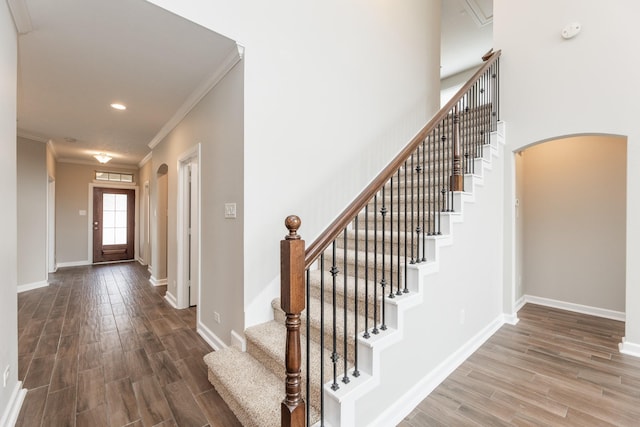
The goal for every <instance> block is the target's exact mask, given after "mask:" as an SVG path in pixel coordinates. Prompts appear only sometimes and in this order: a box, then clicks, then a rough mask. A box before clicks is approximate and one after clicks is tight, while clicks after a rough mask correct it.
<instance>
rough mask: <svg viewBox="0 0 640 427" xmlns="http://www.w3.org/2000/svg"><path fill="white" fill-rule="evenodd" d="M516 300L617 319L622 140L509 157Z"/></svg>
mask: <svg viewBox="0 0 640 427" xmlns="http://www.w3.org/2000/svg"><path fill="white" fill-rule="evenodd" d="M515 157H516V159H515V164H516V215H515V216H516V218H515V221H516V275H515V278H516V300H518V299H519V300H520V301H521V302H522V303H524V302H532V303H541V304H545V305H551V306H556V307H559V308H564V309H568V310H573V311H580V312H585V313H588V314H594V315H599V316H603V317H609V318H614V319H618V320H624V311H625V294H626V284H625V281H626V273H625V269H626V261H625V259H626V198H627V195H626V175H627V171H626V169H627V168H626V164H627V138H626V137H621V136H614V135H576V136H569V137H563V138H560V139H555V140H548V141H543V142H542V143H536V144H534V145H531V146H528V147H526V148H525V149H523V150H522V151H520V152H518V153H516V156H515Z"/></svg>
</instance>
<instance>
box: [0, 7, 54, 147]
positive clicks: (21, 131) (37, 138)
mask: <svg viewBox="0 0 640 427" xmlns="http://www.w3.org/2000/svg"><path fill="white" fill-rule="evenodd" d="M7 3H9V2H7ZM17 136H19V137H20V138H24V139H30V140H31V141H36V142H42V143H43V144H46V143H48V142H51V140H50V139H49V138H47V137H44V136H40V135H35V134H32V133H29V132H27V131H26V130H24V129H20V128H18V130H17Z"/></svg>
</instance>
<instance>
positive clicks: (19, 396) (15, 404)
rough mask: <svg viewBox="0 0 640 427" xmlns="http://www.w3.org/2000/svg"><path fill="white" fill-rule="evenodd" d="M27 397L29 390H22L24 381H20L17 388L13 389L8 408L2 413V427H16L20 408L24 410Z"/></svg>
mask: <svg viewBox="0 0 640 427" xmlns="http://www.w3.org/2000/svg"><path fill="white" fill-rule="evenodd" d="M26 395H27V389H26V388H22V381H18V382H17V383H16V386H15V387H14V388H13V392H12V393H11V397H10V398H9V402H8V403H7V407H6V408H5V410H4V412H3V413H2V418H0V426H14V425H15V424H16V421H17V420H18V415H19V414H20V408H22V402H24V397H25V396H26Z"/></svg>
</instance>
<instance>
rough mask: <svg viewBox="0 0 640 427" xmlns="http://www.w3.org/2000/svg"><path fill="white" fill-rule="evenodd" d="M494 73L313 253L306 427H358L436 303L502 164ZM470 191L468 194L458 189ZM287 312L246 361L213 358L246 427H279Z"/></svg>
mask: <svg viewBox="0 0 640 427" xmlns="http://www.w3.org/2000/svg"><path fill="white" fill-rule="evenodd" d="M494 55H496V54H494ZM497 55H498V56H499V53H498V54H497ZM493 59H494V61H497V56H496V57H495V58H493ZM490 66H491V67H493V63H491V64H490ZM490 66H489V64H488V65H487V66H485V68H486V70H484V69H483V70H481V71H479V72H478V73H477V74H478V75H479V76H480V77H479V78H478V76H474V78H473V79H472V80H473V81H470V83H468V84H467V86H468V87H465V88H463V90H461V92H460V93H459V96H458V98H457V99H454V100H452V101H451V102H450V103H449V104H448V105H451V106H452V107H451V108H449V109H446V108H447V107H445V111H444V113H442V114H440V115H439V116H437V117H436V119H435V121H434V125H433V126H431V128H429V125H428V126H427V128H428V130H427V132H424V134H423V135H419V136H418V137H417V139H416V140H415V141H417V142H412V143H411V144H410V146H411V149H410V150H407V151H408V152H409V153H410V155H408V156H406V155H404V154H403V153H401V154H400V155H399V157H401V156H404V158H403V159H401V161H399V162H397V161H396V162H394V163H395V164H396V166H394V167H392V168H390V169H391V172H392V173H390V174H388V175H389V176H388V177H385V183H384V184H382V185H380V186H376V185H375V181H374V183H372V186H373V187H376V188H374V190H375V191H373V192H372V194H373V196H372V197H370V198H367V199H366V200H365V202H364V204H363V206H359V207H358V210H357V212H356V213H355V215H351V216H349V217H348V218H351V219H348V222H347V223H345V225H344V226H341V227H339V234H336V235H335V236H332V239H331V240H330V242H331V243H330V244H328V245H325V246H326V247H321V248H320V249H319V250H318V249H317V248H318V246H317V245H315V246H314V245H311V246H310V248H308V249H307V257H308V256H309V252H313V251H314V250H315V251H317V252H318V256H317V257H313V259H311V260H307V263H306V268H307V269H306V273H305V278H306V288H307V289H306V292H305V293H306V298H305V303H306V309H305V310H304V311H302V313H301V314H300V320H301V325H302V327H301V335H302V336H301V339H300V341H301V342H302V343H303V344H302V346H301V358H300V362H301V366H302V369H301V372H302V373H303V374H302V377H301V378H300V380H301V389H300V390H301V394H302V396H303V397H304V399H305V401H306V417H307V420H306V424H307V425H310V426H311V425H315V424H317V423H319V425H325V426H333V427H337V426H355V425H360V423H359V422H357V420H356V413H357V409H356V405H358V404H359V402H362V400H363V399H366V397H367V395H370V394H375V393H378V392H379V390H377V389H379V388H380V383H381V369H382V366H381V364H382V363H381V354H382V352H383V351H384V350H386V349H390V348H393V346H394V345H397V343H399V342H400V341H401V340H402V339H403V335H404V332H403V323H404V318H405V315H406V313H408V310H411V309H412V308H414V307H419V306H420V305H421V304H422V303H423V301H424V300H425V298H428V295H425V292H426V291H425V289H424V277H425V276H426V275H428V274H431V273H435V272H436V271H437V270H438V265H439V251H440V248H441V247H443V246H445V245H449V244H451V243H452V233H453V229H454V226H453V224H454V223H456V222H459V221H461V220H462V218H463V216H462V213H463V207H464V203H465V201H471V200H473V198H474V197H475V194H474V193H475V188H476V186H477V185H481V184H482V182H483V178H484V174H485V170H486V169H488V168H490V167H491V161H492V157H493V156H494V155H496V154H497V153H498V148H499V144H498V140H499V139H500V137H501V135H500V129H501V126H498V123H497V114H496V111H497V106H496V104H495V102H494V101H493V99H490V98H489V95H486V96H487V97H486V98H485V95H484V94H485V92H489V85H490V84H492V83H491V82H492V80H491V76H493V78H494V79H495V76H496V74H497V73H496V71H495V68H490ZM496 66H497V64H496ZM487 70H488V71H487ZM487 73H489V74H488V75H489V77H486V75H487ZM478 82H480V83H478ZM492 94H493V96H497V86H496V87H493V89H492ZM432 121H433V120H432ZM383 173H384V171H383ZM455 175H458V176H459V178H460V180H459V184H457V183H456V179H455V178H453V177H454V176H455ZM387 178H388V179H387ZM462 184H464V190H466V191H462V189H461V188H455V187H456V186H458V185H462ZM370 187H371V186H370ZM347 210H348V209H347ZM290 231H291V232H292V233H294V234H295V232H296V230H290ZM286 306H287V304H283V303H282V301H281V300H280V298H277V299H275V300H274V301H273V302H272V308H273V312H274V320H273V321H270V322H267V323H264V324H261V325H257V326H253V327H250V328H248V329H247V330H246V331H245V338H246V344H247V346H246V352H241V351H240V350H238V349H235V348H232V347H229V348H225V349H223V350H221V351H217V352H213V353H210V354H208V355H207V356H205V358H204V360H205V362H206V364H207V366H208V368H209V374H208V376H209V381H210V382H211V383H212V384H213V386H214V387H215V388H216V390H217V391H218V393H219V394H220V395H221V396H222V398H223V399H224V400H225V401H226V402H227V404H228V405H229V407H230V408H231V409H232V411H233V412H234V413H235V414H236V416H237V417H238V419H239V420H240V422H241V423H242V424H243V425H244V426H260V427H263V426H278V425H280V424H281V404H282V403H281V402H282V400H283V398H284V396H285V393H284V392H285V387H284V384H285V380H286V378H287V373H286V369H285V366H287V367H288V366H289V365H288V362H287V360H288V356H287V352H286V349H287V336H288V335H287V333H288V332H287V326H285V324H286V323H287V315H288V314H289V315H290V314H291V313H285V312H284V311H283V310H282V309H281V307H286Z"/></svg>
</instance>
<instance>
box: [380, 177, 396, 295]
mask: <svg viewBox="0 0 640 427" xmlns="http://www.w3.org/2000/svg"><path fill="white" fill-rule="evenodd" d="M389 182H390V185H389V187H390V190H391V196H390V198H389V298H395V295H393V176H392V177H391V180H390V181H389ZM383 244H384V243H383ZM386 255H387V253H386V252H385V251H384V250H383V251H382V256H383V257H386Z"/></svg>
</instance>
